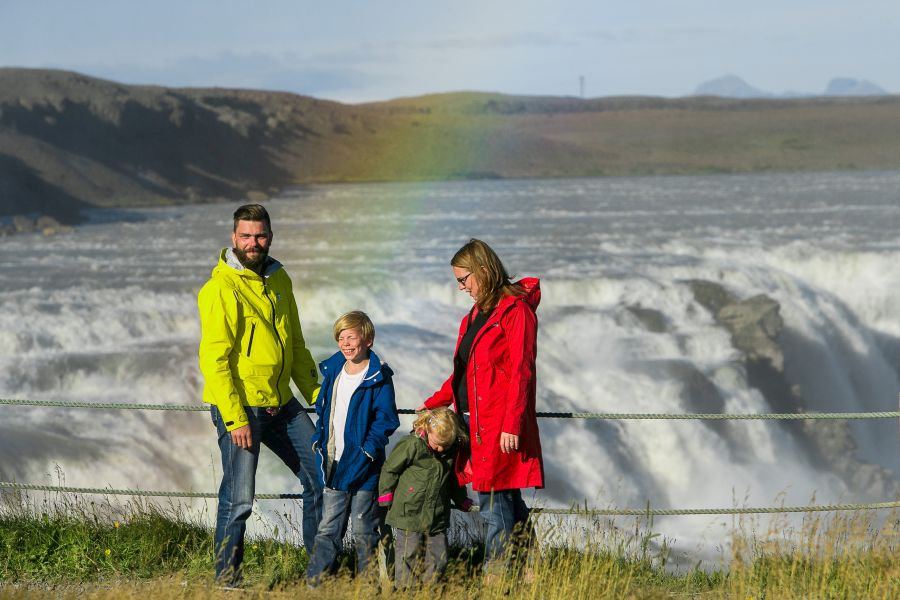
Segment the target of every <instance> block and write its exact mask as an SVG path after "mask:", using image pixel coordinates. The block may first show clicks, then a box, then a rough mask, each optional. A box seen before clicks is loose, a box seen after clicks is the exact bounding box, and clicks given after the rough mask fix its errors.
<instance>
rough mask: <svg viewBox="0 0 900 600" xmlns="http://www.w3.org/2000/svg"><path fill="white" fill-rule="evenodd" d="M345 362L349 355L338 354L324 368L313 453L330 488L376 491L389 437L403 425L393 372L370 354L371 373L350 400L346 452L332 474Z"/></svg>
mask: <svg viewBox="0 0 900 600" xmlns="http://www.w3.org/2000/svg"><path fill="white" fill-rule="evenodd" d="M345 362H346V359H345V358H344V355H343V354H341V353H340V352H335V353H334V355H333V356H332V357H331V358H329V359H328V360H325V361H322V362H321V363H319V369H321V371H322V389H321V390H320V391H319V396H318V400H317V401H316V414H317V415H318V416H319V419H318V421H317V422H316V433H315V434H314V435H313V440H312V441H313V449H314V450H315V451H316V462H317V463H318V465H319V469H320V474H321V476H322V481H324V482H325V485H327V486H328V487H330V488H331V489H335V490H343V491H350V492H355V491H358V490H374V489H375V488H376V487H377V486H378V474H379V472H381V466H382V465H383V464H384V457H385V450H384V449H385V447H386V446H387V443H388V438H389V437H390V435H391V434H392V433H394V431H395V430H396V429H397V427H399V426H400V419H399V417H398V416H397V405H396V404H395V403H394V382H393V380H392V376H393V374H394V372H393V371H392V370H391V368H390V367H389V366H387V364H384V363H382V362H381V359H379V358H378V355H377V354H375V353H374V352H372V351H371V350H370V351H369V370H368V371H366V375H365V377H364V378H363V380H362V382H361V383H360V384H359V387H358V388H356V391H354V392H353V396H352V397H351V398H350V408H349V410H348V411H347V424H346V426H345V427H344V432H343V435H344V452H343V454H341V459H340V461H338V462H337V463H336V468H334V471H333V472H332V459H331V458H330V457H329V447H330V448H331V449H332V451H333V448H334V444H329V443H328V442H329V440H328V432H329V429H330V421H331V407H332V406H333V405H334V398H333V396H334V381H335V379H336V378H337V376H338V374H339V373H340V372H341V369H343V368H344V363H345ZM335 435H337V432H335Z"/></svg>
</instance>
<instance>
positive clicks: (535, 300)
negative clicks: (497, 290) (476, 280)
mask: <svg viewBox="0 0 900 600" xmlns="http://www.w3.org/2000/svg"><path fill="white" fill-rule="evenodd" d="M515 283H517V284H519V285H520V286H522V288H524V289H525V293H524V294H523V295H521V296H504V297H503V298H501V299H500V302H498V303H497V306H495V307H494V311H493V312H492V313H491V316H490V317H488V322H492V321H493V320H494V319H499V318H500V315H502V314H503V313H504V312H505V311H506V310H507V309H508V308H509V307H511V306H512V305H513V304H515V303H516V302H524V303H525V304H526V305H527V306H528V307H529V308H530V309H531V311H532V312H534V311H535V310H537V306H538V304H540V302H541V280H540V279H538V278H537V277H526V278H524V279H520V280H519V281H517V282H515ZM476 314H478V305H477V304H476V305H475V306H474V307H473V308H472V315H473V316H474V315H476Z"/></svg>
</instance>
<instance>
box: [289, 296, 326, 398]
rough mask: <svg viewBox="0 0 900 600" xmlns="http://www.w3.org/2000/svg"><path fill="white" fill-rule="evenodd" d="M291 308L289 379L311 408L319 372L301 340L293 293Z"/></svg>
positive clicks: (316, 394)
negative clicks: (291, 355)
mask: <svg viewBox="0 0 900 600" xmlns="http://www.w3.org/2000/svg"><path fill="white" fill-rule="evenodd" d="M290 298H291V306H290V313H289V318H290V320H291V351H292V354H293V362H292V363H291V379H293V380H294V383H295V384H296V385H297V389H298V390H300V394H302V395H303V398H304V399H306V403H307V404H309V405H310V406H312V405H313V404H315V402H316V397H317V396H318V395H319V389H320V388H319V371H318V370H317V369H316V362H315V361H314V360H313V357H312V354H311V353H310V351H309V348H307V347H306V340H304V339H303V329H302V328H301V327H300V312H299V310H298V309H297V301H296V299H295V298H294V292H293V291H291V293H290Z"/></svg>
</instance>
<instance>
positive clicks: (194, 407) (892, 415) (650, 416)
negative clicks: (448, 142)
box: [0, 398, 900, 421]
mask: <svg viewBox="0 0 900 600" xmlns="http://www.w3.org/2000/svg"><path fill="white" fill-rule="evenodd" d="M3 404H6V405H9V406H43V407H59V408H103V409H107V410H176V411H179V410H180V411H193V412H205V411H208V410H209V406H208V405H206V404H124V403H116V402H61V401H56V400H16V399H8V398H0V405H3ZM303 410H305V411H306V412H308V413H314V412H315V411H316V409H315V408H313V407H304V408H303ZM397 412H398V413H400V414H401V415H412V414H415V413H416V411H415V409H412V408H400V409H398V410H397ZM537 416H538V417H543V418H547V419H608V420H642V419H643V420H658V419H663V420H697V419H704V420H716V421H720V420H727V419H733V420H745V421H746V420H779V421H786V420H791V419H896V418H898V417H900V412H897V411H894V412H848V413H760V414H726V413H695V414H671V413H589V412H538V413H537Z"/></svg>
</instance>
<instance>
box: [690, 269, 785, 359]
mask: <svg viewBox="0 0 900 600" xmlns="http://www.w3.org/2000/svg"><path fill="white" fill-rule="evenodd" d="M687 283H688V285H689V286H690V288H691V292H692V293H693V294H694V300H696V301H697V303H698V304H700V305H701V306H703V307H704V308H706V309H707V310H708V311H709V312H710V313H712V315H713V317H714V318H715V320H716V323H718V324H719V325H722V326H723V327H725V329H727V330H728V331H729V332H730V333H731V343H732V345H733V346H734V347H735V349H737V350H741V351H742V352H744V353H745V354H746V355H747V358H749V359H750V360H763V361H767V362H768V363H769V364H770V365H771V366H772V367H773V368H774V369H775V370H776V371H778V372H779V373H782V372H783V371H784V352H782V350H781V347H780V346H779V344H778V334H779V333H780V332H781V329H782V328H783V327H784V321H783V320H782V318H781V314H780V312H779V311H780V310H781V306H780V305H779V304H778V302H776V301H775V300H772V299H771V298H769V297H768V296H766V295H764V294H760V295H758V296H754V297H752V298H749V299H747V300H740V299H739V298H738V297H737V296H735V295H734V294H732V293H731V292H729V291H728V290H726V289H725V287H724V286H722V285H721V284H718V283H715V282H713V281H705V280H702V279H692V280H690V281H688V282H687Z"/></svg>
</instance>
